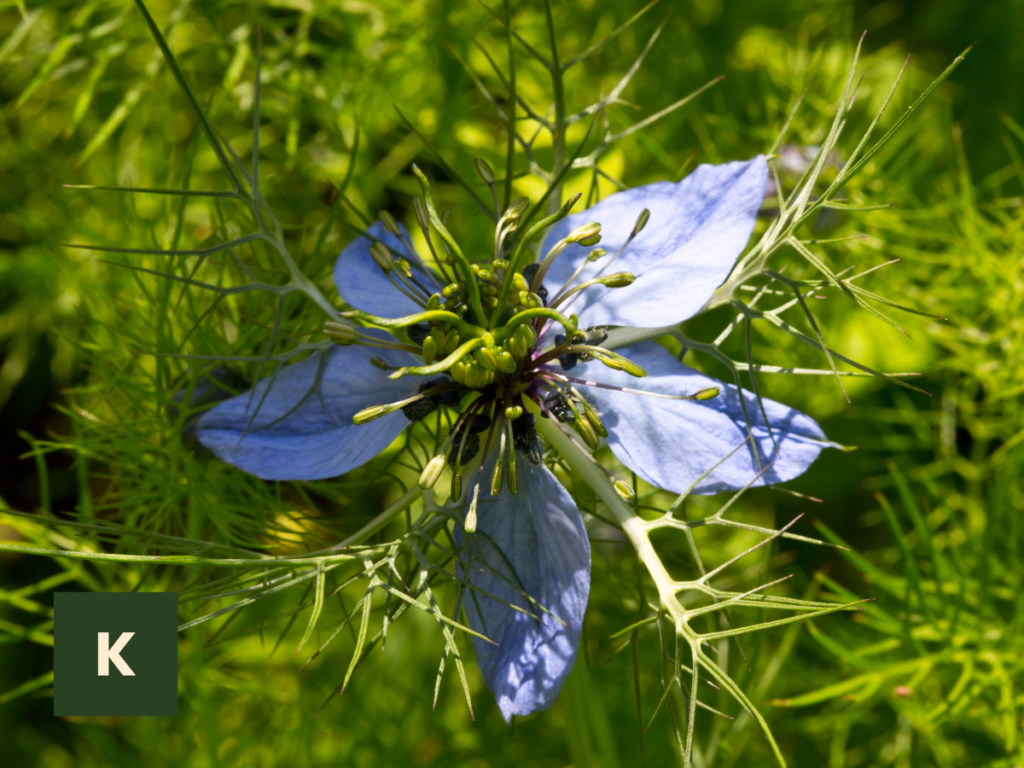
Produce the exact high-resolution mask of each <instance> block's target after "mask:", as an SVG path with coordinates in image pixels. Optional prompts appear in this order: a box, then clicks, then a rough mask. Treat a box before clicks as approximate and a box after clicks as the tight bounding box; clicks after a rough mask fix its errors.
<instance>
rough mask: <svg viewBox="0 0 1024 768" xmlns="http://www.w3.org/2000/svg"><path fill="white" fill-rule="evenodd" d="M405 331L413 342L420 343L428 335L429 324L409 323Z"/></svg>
mask: <svg viewBox="0 0 1024 768" xmlns="http://www.w3.org/2000/svg"><path fill="white" fill-rule="evenodd" d="M405 332H406V333H408V334H409V338H410V339H412V343H413V344H422V343H423V341H424V339H426V338H427V336H429V335H430V326H429V325H427V324H426V323H417V324H416V325H410V326H409V327H408V328H406V329H405Z"/></svg>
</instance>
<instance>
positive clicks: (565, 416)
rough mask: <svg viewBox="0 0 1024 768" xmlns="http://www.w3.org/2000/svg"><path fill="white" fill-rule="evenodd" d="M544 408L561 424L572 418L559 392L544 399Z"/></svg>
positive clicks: (570, 410)
mask: <svg viewBox="0 0 1024 768" xmlns="http://www.w3.org/2000/svg"><path fill="white" fill-rule="evenodd" d="M544 407H545V408H547V409H548V410H549V411H551V415H552V416H554V417H555V418H556V419H558V420H559V421H560V422H562V423H563V424H564V423H565V422H567V421H571V420H572V418H573V415H572V409H571V408H569V404H568V403H567V402H565V399H564V398H563V397H562V395H561V393H559V392H552V393H551V394H550V395H548V396H547V397H545V398H544Z"/></svg>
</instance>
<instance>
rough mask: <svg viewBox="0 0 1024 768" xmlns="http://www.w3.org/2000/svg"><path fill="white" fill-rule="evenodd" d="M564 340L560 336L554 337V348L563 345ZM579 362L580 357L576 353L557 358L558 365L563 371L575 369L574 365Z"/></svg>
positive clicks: (563, 337)
mask: <svg viewBox="0 0 1024 768" xmlns="http://www.w3.org/2000/svg"><path fill="white" fill-rule="evenodd" d="M565 342H566V338H565V336H563V335H562V334H558V335H557V336H555V346H556V347H560V346H562V345H563V344H565ZM579 361H580V356H579V354H577V353H576V352H571V353H569V354H568V355H562V356H561V357H559V358H558V364H559V365H560V366H562V370H563V371H571V370H572V369H573V368H575V367H576V364H577V363H578V362H579Z"/></svg>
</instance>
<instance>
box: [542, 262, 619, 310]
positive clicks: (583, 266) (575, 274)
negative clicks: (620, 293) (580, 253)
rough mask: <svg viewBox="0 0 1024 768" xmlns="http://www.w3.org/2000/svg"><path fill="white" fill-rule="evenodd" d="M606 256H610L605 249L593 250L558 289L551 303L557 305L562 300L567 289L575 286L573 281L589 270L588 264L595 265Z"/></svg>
mask: <svg viewBox="0 0 1024 768" xmlns="http://www.w3.org/2000/svg"><path fill="white" fill-rule="evenodd" d="M606 255H608V251H606V250H605V249H604V248H595V249H594V250H592V251H591V252H590V255H588V256H587V258H585V259H584V260H583V261H582V262H580V265H579V266H578V267H576V271H575V272H573V273H572V274H571V275H569V279H568V280H566V281H565V282H564V283H563V284H562V287H561V288H559V289H558V293H556V294H555V298H554V299H552V300H551V303H552V304H555V303H556V302H557V301H558V300H559V299H561V298H562V294H564V293H565V291H566V289H567V288H568V287H569V286H570V285H572V284H573V281H575V280H576V278H577V277H579V276H580V272H582V271H583V270H584V269H586V268H587V265H588V264H593V263H594V262H595V261H597V260H598V259H600V258H602V257H603V256H606Z"/></svg>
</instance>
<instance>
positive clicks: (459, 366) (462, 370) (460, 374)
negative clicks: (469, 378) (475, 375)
mask: <svg viewBox="0 0 1024 768" xmlns="http://www.w3.org/2000/svg"><path fill="white" fill-rule="evenodd" d="M448 373H450V374H451V375H452V378H453V379H455V380H456V381H457V382H459V384H465V383H466V364H465V363H456V364H455V365H453V366H452V367H451V368H449V369H448Z"/></svg>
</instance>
